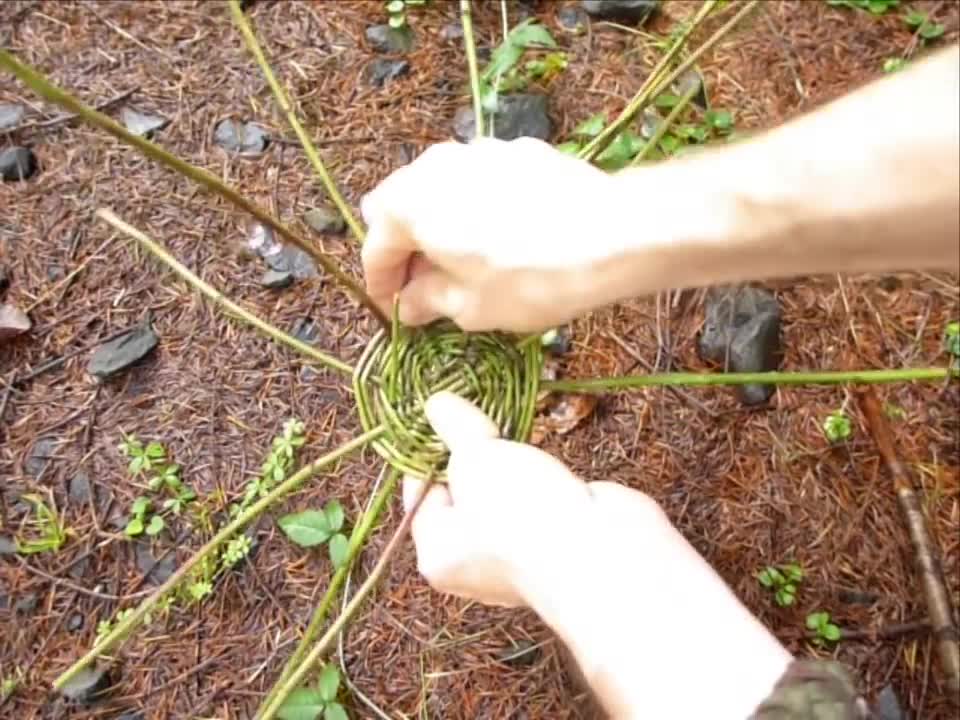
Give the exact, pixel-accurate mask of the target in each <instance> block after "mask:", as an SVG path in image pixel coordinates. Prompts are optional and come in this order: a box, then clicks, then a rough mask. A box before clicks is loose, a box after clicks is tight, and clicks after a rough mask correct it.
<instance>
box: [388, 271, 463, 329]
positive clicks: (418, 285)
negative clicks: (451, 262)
mask: <svg viewBox="0 0 960 720" xmlns="http://www.w3.org/2000/svg"><path fill="white" fill-rule="evenodd" d="M413 270H414V271H413V272H412V273H411V276H412V277H411V278H410V280H409V282H408V283H407V284H406V286H405V287H404V288H403V290H402V291H401V293H400V322H402V323H404V324H405V325H423V324H424V323H428V322H431V321H433V320H436V319H437V318H441V317H447V318H451V319H453V320H456V318H457V316H458V315H460V314H461V313H462V312H463V310H464V309H465V308H466V306H467V299H468V291H467V290H465V289H464V288H463V286H462V284H461V283H459V282H458V281H457V280H456V279H455V278H454V277H453V276H451V275H450V274H449V273H447V272H446V271H445V270H442V269H440V268H439V267H436V266H433V265H428V264H426V263H417V267H415V268H414V269H413Z"/></svg>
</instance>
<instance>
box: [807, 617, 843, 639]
mask: <svg viewBox="0 0 960 720" xmlns="http://www.w3.org/2000/svg"><path fill="white" fill-rule="evenodd" d="M807 629H808V630H813V632H814V633H815V634H814V636H813V642H814V644H815V645H824V644H826V643H828V642H837V641H838V640H840V628H839V627H837V626H836V625H834V624H833V623H832V622H830V613H828V612H826V611H820V612H813V613H810V614H809V615H807Z"/></svg>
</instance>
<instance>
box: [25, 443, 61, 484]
mask: <svg viewBox="0 0 960 720" xmlns="http://www.w3.org/2000/svg"><path fill="white" fill-rule="evenodd" d="M56 449H57V441H56V439H55V438H49V437H46V438H40V439H39V440H37V441H36V442H35V443H34V444H33V447H32V448H30V454H29V455H28V456H27V461H26V462H25V463H24V464H23V469H24V470H26V471H27V474H28V475H32V476H33V477H35V478H36V477H40V473H42V472H43V471H44V470H45V469H46V467H47V463H48V462H50V459H51V458H53V456H54V454H55V452H56Z"/></svg>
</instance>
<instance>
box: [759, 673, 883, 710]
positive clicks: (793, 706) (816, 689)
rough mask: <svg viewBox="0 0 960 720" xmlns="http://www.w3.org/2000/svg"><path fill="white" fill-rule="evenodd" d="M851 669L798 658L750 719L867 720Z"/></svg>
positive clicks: (865, 706) (863, 704)
mask: <svg viewBox="0 0 960 720" xmlns="http://www.w3.org/2000/svg"><path fill="white" fill-rule="evenodd" d="M868 718H870V710H869V708H868V707H867V704H866V702H865V701H864V699H863V698H862V697H860V695H859V694H858V693H857V690H856V688H855V687H854V685H853V682H852V680H851V678H850V675H849V673H848V672H847V671H846V670H845V669H844V667H843V666H842V665H840V664H839V663H835V662H826V661H810V660H795V661H794V662H792V663H791V664H790V666H789V667H788V668H787V671H786V672H785V673H784V674H783V677H781V678H780V680H779V681H778V682H777V684H776V686H775V687H774V689H773V692H772V693H771V694H770V697H768V698H767V699H766V700H764V701H763V703H761V704H760V706H759V707H758V708H757V709H756V711H755V712H754V714H753V715H752V716H751V717H750V720H868Z"/></svg>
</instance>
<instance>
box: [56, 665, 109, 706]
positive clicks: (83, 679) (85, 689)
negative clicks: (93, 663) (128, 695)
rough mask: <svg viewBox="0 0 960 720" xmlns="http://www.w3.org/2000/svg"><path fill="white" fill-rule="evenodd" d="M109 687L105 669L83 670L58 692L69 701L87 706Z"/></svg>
mask: <svg viewBox="0 0 960 720" xmlns="http://www.w3.org/2000/svg"><path fill="white" fill-rule="evenodd" d="M108 687H110V676H109V674H108V673H107V668H104V667H98V668H84V669H83V670H81V671H80V672H79V673H77V674H76V675H75V676H74V678H73V679H72V680H71V681H70V682H68V683H67V684H66V685H64V686H63V688H62V689H61V690H60V692H61V693H62V694H63V696H64V697H66V698H67V699H69V700H73V701H75V702H79V703H83V704H84V705H89V704H90V703H92V702H94V701H95V700H98V699H99V697H98V696H100V695H101V694H102V693H103V691H104V690H106V689H107V688H108Z"/></svg>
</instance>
